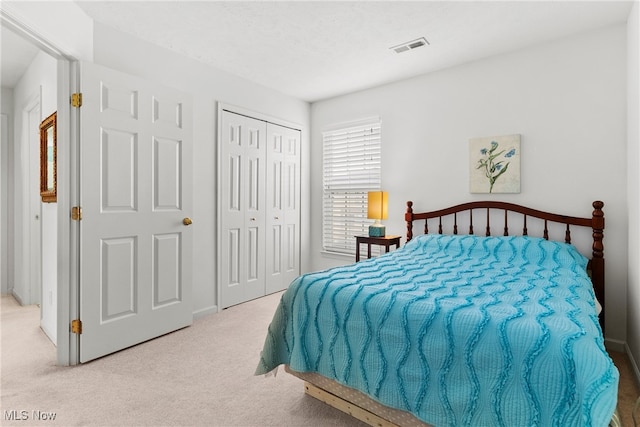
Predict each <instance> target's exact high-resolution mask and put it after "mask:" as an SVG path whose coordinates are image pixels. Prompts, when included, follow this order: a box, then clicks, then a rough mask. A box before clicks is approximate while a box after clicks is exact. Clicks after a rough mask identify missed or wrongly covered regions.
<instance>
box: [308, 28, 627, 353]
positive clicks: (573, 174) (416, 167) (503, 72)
mask: <svg viewBox="0 0 640 427" xmlns="http://www.w3.org/2000/svg"><path fill="white" fill-rule="evenodd" d="M625 38H626V28H625V26H624V25H619V26H615V27H609V28H605V29H601V30H598V31H593V32H589V33H586V34H582V35H580V36H575V37H571V38H567V39H563V40H559V41H556V42H553V43H548V44H543V45H538V46H535V47H531V48H528V49H523V50H520V51H517V52H514V53H510V54H504V55H500V56H496V57H492V58H489V59H485V60H480V61H477V62H472V63H468V64H465V65H462V66H458V67H455V68H450V69H447V70H443V71H440V72H435V73H431V74H428V75H424V76H420V77H416V78H413V79H409V80H405V81H401V82H397V83H393V84H389V85H385V86H381V87H378V88H374V89H370V90H366V91H362V92H358V93H354V94H351V95H346V96H342V97H338V98H335V99H331V100H326V101H323V102H318V103H314V104H313V105H312V109H311V117H312V121H311V128H312V135H311V138H312V157H311V158H312V159H313V162H312V165H311V168H312V170H311V182H312V185H311V192H312V198H311V200H312V204H311V212H312V217H311V225H312V236H311V244H312V247H311V254H312V259H313V264H312V267H313V269H321V268H326V267H330V266H334V265H338V264H344V263H346V262H352V260H351V259H336V258H335V257H334V258H332V257H330V256H326V255H323V254H322V238H321V221H322V217H321V212H322V206H321V203H322V163H321V161H322V160H321V159H322V140H321V132H322V130H323V129H325V128H327V127H328V126H330V125H332V124H334V123H339V122H344V121H347V120H356V119H360V118H363V117H370V116H380V118H381V120H382V141H383V142H382V144H383V147H382V171H383V172H382V184H383V188H384V189H385V190H387V191H389V204H390V207H389V219H388V220H387V221H386V226H387V233H389V234H400V235H403V236H404V235H405V234H406V231H405V223H404V211H405V209H406V201H407V200H413V201H414V210H416V211H421V210H431V209H437V208H442V207H446V206H449V205H451V204H455V203H460V202H463V201H468V200H478V199H485V198H488V196H489V195H478V194H470V193H469V191H468V141H469V138H472V137H479V136H494V135H507V134H513V133H519V134H521V135H522V146H521V154H522V155H521V169H522V170H521V184H522V187H521V193H520V194H510V195H492V196H491V198H493V199H501V200H505V201H510V202H514V203H518V204H522V205H528V206H532V207H535V208H538V209H541V210H547V211H552V212H559V213H564V214H567V215H574V216H590V215H591V211H592V207H591V202H592V201H594V200H597V199H600V200H603V201H604V202H605V207H604V211H605V216H606V221H607V222H606V229H605V240H604V244H605V257H606V259H607V272H606V274H607V276H606V280H607V290H608V292H607V300H606V308H607V318H606V322H607V325H606V329H607V330H606V335H607V337H608V338H609V339H613V340H618V341H619V342H624V341H625V339H626V310H625V307H626V286H627V201H626V197H627V193H626V179H627V177H626V118H627V113H626V108H627V106H626V55H627V53H626V42H625ZM403 241H404V239H403Z"/></svg>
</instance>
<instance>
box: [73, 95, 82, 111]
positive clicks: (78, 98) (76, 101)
mask: <svg viewBox="0 0 640 427" xmlns="http://www.w3.org/2000/svg"><path fill="white" fill-rule="evenodd" d="M71 106H72V107H76V108H80V107H82V94H81V93H72V94H71Z"/></svg>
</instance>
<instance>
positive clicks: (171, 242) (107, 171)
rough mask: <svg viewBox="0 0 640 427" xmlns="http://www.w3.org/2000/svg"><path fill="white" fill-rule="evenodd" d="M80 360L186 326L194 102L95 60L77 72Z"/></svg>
mask: <svg viewBox="0 0 640 427" xmlns="http://www.w3.org/2000/svg"><path fill="white" fill-rule="evenodd" d="M80 82H81V92H82V96H83V99H82V107H81V108H80V123H81V125H80V127H81V129H80V157H81V175H80V176H81V181H80V186H81V190H80V193H81V207H82V219H81V221H80V240H81V243H80V258H81V259H80V261H81V262H80V265H81V267H80V319H81V321H82V333H81V334H80V339H79V340H80V361H81V362H86V361H88V360H91V359H95V358H97V357H100V356H103V355H106V354H109V353H112V352H115V351H118V350H120V349H123V348H126V347H129V346H132V345H135V344H138V343H140V342H142V341H146V340H148V339H151V338H155V337H157V336H160V335H162V334H165V333H167V332H171V331H173V330H176V329H179V328H182V327H185V326H188V325H190V324H191V323H192V321H193V304H192V296H191V278H192V264H191V255H192V233H193V227H196V226H197V225H196V224H194V225H191V226H187V225H185V222H187V223H188V221H185V220H184V219H185V218H186V217H188V216H190V215H191V209H192V189H191V184H192V167H191V165H192V111H191V109H192V107H191V100H190V99H188V98H186V97H185V95H183V94H181V93H179V92H176V91H174V90H171V89H168V88H162V87H160V86H158V85H156V84H153V83H151V82H149V81H147V80H143V79H140V78H136V77H134V76H130V75H126V74H123V73H120V72H116V71H114V70H110V69H107V68H104V67H100V66H97V65H94V64H89V63H83V64H81V69H80Z"/></svg>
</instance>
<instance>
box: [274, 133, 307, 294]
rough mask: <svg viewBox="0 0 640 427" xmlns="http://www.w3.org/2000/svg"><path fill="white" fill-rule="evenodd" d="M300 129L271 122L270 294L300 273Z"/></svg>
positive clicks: (283, 286) (282, 287) (285, 285)
mask: <svg viewBox="0 0 640 427" xmlns="http://www.w3.org/2000/svg"><path fill="white" fill-rule="evenodd" d="M299 146H300V131H297V130H293V129H290V128H287V127H283V126H278V125H275V124H272V123H268V124H267V169H268V171H269V173H268V174H267V191H268V197H269V201H270V203H269V205H268V206H269V207H268V213H267V216H266V218H267V227H268V229H270V230H271V233H269V235H268V241H267V247H268V248H269V251H267V276H266V277H267V293H272V292H277V291H280V290H283V289H286V288H287V287H288V286H289V284H290V283H291V281H292V280H293V279H295V278H296V277H297V276H298V275H299V274H300V267H299V255H298V254H299V248H300V244H299V240H300V231H299V228H300V227H299V225H300V209H299V199H300V194H299V189H300V172H299V163H300V151H299V150H300V147H299Z"/></svg>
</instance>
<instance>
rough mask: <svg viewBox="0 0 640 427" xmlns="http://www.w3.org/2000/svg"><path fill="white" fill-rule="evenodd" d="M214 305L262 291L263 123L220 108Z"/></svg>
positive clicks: (264, 134)
mask: <svg viewBox="0 0 640 427" xmlns="http://www.w3.org/2000/svg"><path fill="white" fill-rule="evenodd" d="M220 126H221V129H220V136H221V138H220V141H219V143H220V150H219V154H220V162H219V164H220V169H221V170H220V177H221V182H220V185H219V188H220V199H219V203H220V206H221V209H220V245H219V248H220V256H219V259H220V269H221V273H220V275H219V277H220V285H219V286H220V307H221V308H226V307H229V306H232V305H235V304H239V303H241V302H244V301H248V300H250V299H254V298H257V297H260V296H263V295H264V287H265V275H264V271H265V267H264V263H265V254H264V253H265V237H266V234H265V227H264V222H265V219H264V218H265V214H264V211H265V206H266V203H265V195H264V193H265V188H266V186H265V182H264V179H263V178H262V175H263V174H264V171H263V170H262V169H263V168H264V163H265V141H266V139H265V138H266V129H265V124H264V122H261V121H259V120H256V119H252V118H249V117H245V116H241V115H239V114H234V113H230V112H227V111H224V112H223V113H222V120H221V123H220Z"/></svg>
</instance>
